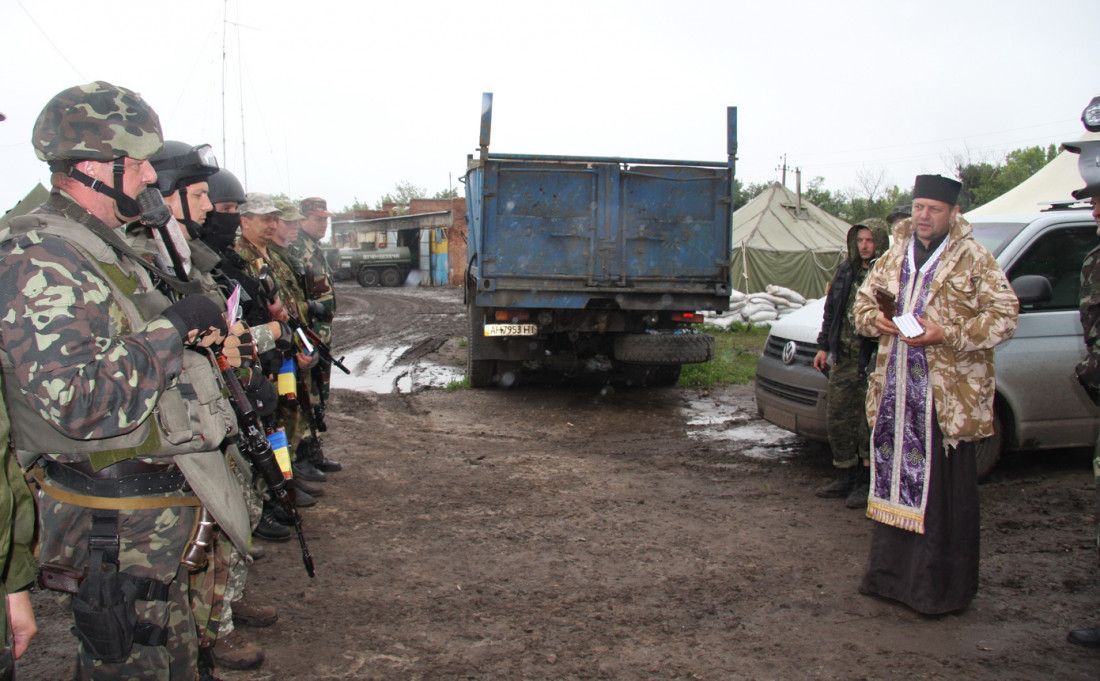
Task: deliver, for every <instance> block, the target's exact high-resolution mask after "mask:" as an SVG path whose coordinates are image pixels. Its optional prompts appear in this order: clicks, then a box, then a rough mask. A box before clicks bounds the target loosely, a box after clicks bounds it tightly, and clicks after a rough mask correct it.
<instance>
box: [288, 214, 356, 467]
mask: <svg viewBox="0 0 1100 681" xmlns="http://www.w3.org/2000/svg"><path fill="white" fill-rule="evenodd" d="M299 208H300V209H301V213H302V215H304V216H305V217H304V219H303V220H302V229H301V232H300V233H299V234H298V238H297V239H296V240H295V241H294V243H292V244H291V245H290V247H289V248H288V249H287V250H288V252H289V253H290V257H291V260H292V263H293V264H294V266H295V270H296V272H297V274H298V278H299V280H300V282H301V284H302V291H303V292H304V293H305V295H306V301H307V303H308V307H309V325H310V328H312V329H313V330H314V331H315V332H317V335H318V336H319V337H320V338H321V341H322V342H324V343H325V345H328V346H329V347H331V346H332V318H333V317H335V316H336V289H335V279H334V278H333V276H332V268H331V267H330V266H329V263H328V260H327V259H326V258H325V252H324V250H323V249H322V248H321V240H322V239H324V238H325V231H326V230H327V229H328V219H329V217H331V216H332V213H330V212H329V211H328V204H327V203H326V202H325V200H324V199H322V198H320V197H318V196H312V197H310V198H307V199H302V201H301V202H300V203H299ZM331 376H332V362H328V361H326V360H325V359H324V358H321V360H320V361H319V362H318V363H317V366H315V367H313V370H312V371H311V373H310V379H311V380H310V381H308V384H309V394H310V403H311V404H312V405H313V415H314V421H315V422H316V423H317V425H318V429H319V430H322V431H323V430H325V429H326V426H325V420H324V404H325V402H327V401H328V395H329V383H330V381H331ZM314 454H315V457H314V459H313V465H314V466H316V467H317V468H318V469H320V470H321V471H323V472H325V473H335V472H337V471H340V470H342V469H343V465H342V464H340V463H339V462H337V461H333V460H332V459H329V458H327V457H325V455H324V454H323V453H322V452H321V448H320V447H317V448H315V449H314Z"/></svg>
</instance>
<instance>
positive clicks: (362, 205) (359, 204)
mask: <svg viewBox="0 0 1100 681" xmlns="http://www.w3.org/2000/svg"><path fill="white" fill-rule="evenodd" d="M356 210H371V206H370V204H369V203H367V202H366V201H360V200H359V197H358V196H356V197H354V199H353V200H352V203H351V205H350V206H344V208H343V210H341V211H340V212H341V213H350V212H352V211H356Z"/></svg>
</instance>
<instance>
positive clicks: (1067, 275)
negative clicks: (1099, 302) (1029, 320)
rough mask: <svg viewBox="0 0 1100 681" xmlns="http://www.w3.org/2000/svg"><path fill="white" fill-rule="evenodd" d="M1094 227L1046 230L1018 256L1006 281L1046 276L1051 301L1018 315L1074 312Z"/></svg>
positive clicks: (1078, 301) (1029, 308)
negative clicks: (1022, 277)
mask: <svg viewBox="0 0 1100 681" xmlns="http://www.w3.org/2000/svg"><path fill="white" fill-rule="evenodd" d="M1096 245H1097V240H1096V226H1095V225H1083V226H1081V225H1079V226H1074V227H1060V228H1056V229H1052V230H1049V231H1047V232H1045V233H1044V234H1043V235H1042V236H1040V237H1039V239H1038V240H1037V241H1035V243H1033V244H1031V246H1029V247H1028V249H1027V251H1025V252H1024V254H1023V255H1022V256H1021V257H1019V258H1018V259H1017V260H1016V262H1015V263H1013V265H1012V267H1011V268H1010V269H1009V271H1008V280H1009V281H1012V280H1013V279H1015V278H1016V277H1019V276H1023V275H1025V274H1038V275H1040V276H1043V277H1046V278H1047V280H1048V281H1049V282H1050V287H1051V288H1052V289H1053V290H1054V298H1053V299H1051V300H1049V301H1047V302H1045V303H1037V304H1035V305H1027V306H1023V307H1021V308H1020V311H1021V312H1034V311H1041V310H1075V309H1077V307H1078V305H1079V304H1080V299H1079V298H1078V295H1079V293H1080V289H1081V263H1082V262H1083V261H1084V260H1085V256H1086V255H1087V254H1088V252H1089V251H1091V250H1092V249H1093V248H1095V247H1096Z"/></svg>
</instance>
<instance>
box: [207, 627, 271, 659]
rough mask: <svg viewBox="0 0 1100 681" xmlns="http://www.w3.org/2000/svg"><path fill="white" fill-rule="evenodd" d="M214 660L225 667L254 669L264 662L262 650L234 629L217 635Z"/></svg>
mask: <svg viewBox="0 0 1100 681" xmlns="http://www.w3.org/2000/svg"><path fill="white" fill-rule="evenodd" d="M214 661H215V662H217V664H218V665H219V666H221V667H225V668H226V669H255V668H256V667H259V666H260V665H261V664H263V663H264V651H263V648H261V647H260V646H258V645H256V644H255V643H251V642H249V641H248V640H247V639H246V638H245V637H244V635H243V634H241V632H239V631H237V630H236V629H234V630H233V631H231V632H229V633H228V634H223V635H221V636H219V637H218V640H217V642H216V643H215V644H214Z"/></svg>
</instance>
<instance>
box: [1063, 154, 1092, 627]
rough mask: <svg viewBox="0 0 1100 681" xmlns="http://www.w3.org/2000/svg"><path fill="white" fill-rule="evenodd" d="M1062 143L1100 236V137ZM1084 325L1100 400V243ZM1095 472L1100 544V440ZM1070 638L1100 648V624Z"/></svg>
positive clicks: (1081, 375)
mask: <svg viewBox="0 0 1100 681" xmlns="http://www.w3.org/2000/svg"><path fill="white" fill-rule="evenodd" d="M1062 146H1063V147H1065V148H1066V149H1067V150H1068V151H1071V152H1073V153H1075V154H1080V155H1081V158H1080V164H1079V168H1080V170H1081V176H1082V177H1083V178H1084V180H1085V182H1086V186H1085V187H1084V188H1082V189H1078V190H1077V191H1075V192H1073V198H1075V199H1078V200H1081V199H1089V200H1090V202H1091V203H1092V218H1093V220H1095V221H1096V226H1097V230H1096V231H1097V235H1098V236H1100V141H1089V142H1073V143H1070V142H1067V143H1066V144H1064V145H1062ZM1081 328H1082V329H1083V330H1084V333H1085V335H1084V340H1085V352H1086V353H1087V354H1086V355H1085V359H1084V361H1082V362H1081V363H1080V364H1078V365H1077V367H1076V373H1077V380H1078V381H1080V382H1081V385H1082V386H1084V388H1085V390H1086V391H1087V392H1088V393H1089V395H1090V396H1091V397H1092V399H1093V401H1094V402H1097V403H1098V404H1100V246H1097V247H1096V248H1094V249H1092V250H1091V251H1089V254H1088V255H1086V256H1085V260H1084V262H1083V263H1082V264H1081ZM1092 474H1093V477H1094V479H1095V482H1096V541H1097V547H1098V548H1100V440H1098V441H1097V443H1096V447H1095V449H1094V450H1093V459H1092ZM1067 638H1068V640H1069V641H1070V643H1075V644H1077V645H1080V646H1085V647H1087V648H1100V626H1096V627H1084V628H1081V629H1074V630H1073V631H1071V632H1069V635H1068V636H1067Z"/></svg>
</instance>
